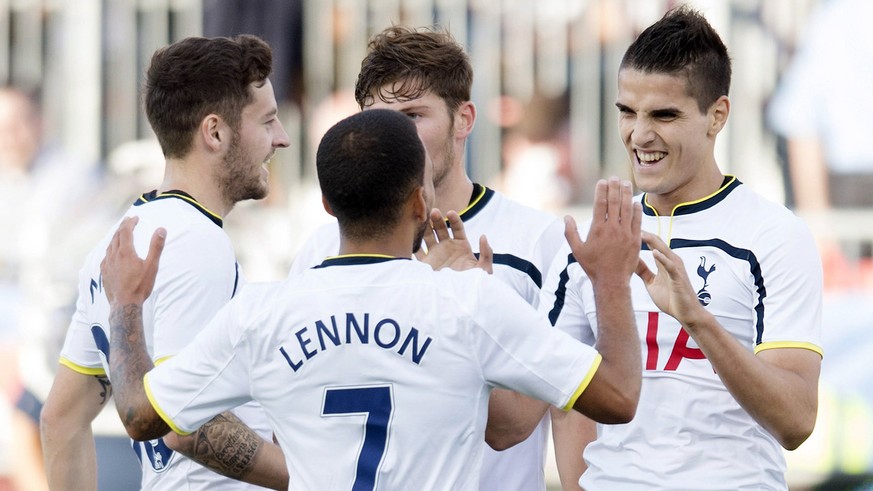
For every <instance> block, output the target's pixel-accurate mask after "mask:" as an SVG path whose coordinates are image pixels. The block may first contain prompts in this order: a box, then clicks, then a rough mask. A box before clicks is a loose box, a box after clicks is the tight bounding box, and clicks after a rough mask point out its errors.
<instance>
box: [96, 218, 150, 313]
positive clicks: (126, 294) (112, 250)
mask: <svg viewBox="0 0 873 491" xmlns="http://www.w3.org/2000/svg"><path fill="white" fill-rule="evenodd" d="M138 221H139V219H138V218H137V217H127V218H125V219H124V220H122V221H121V224H119V226H118V229H117V230H116V231H115V234H113V236H112V239H111V240H110V242H109V246H108V247H107V248H106V256H105V257H104V258H103V261H101V263H100V275H101V277H102V279H103V287H104V290H105V291H106V297H107V298H108V299H109V302H110V303H111V304H113V305H114V304H120V305H124V304H130V303H142V302H144V301H145V299H146V298H148V296H149V295H150V294H151V292H152V289H153V288H154V284H155V277H156V276H157V272H158V266H159V264H160V258H161V253H162V251H163V249H164V245H165V241H166V236H167V231H166V230H165V229H163V228H158V229H157V230H155V232H154V234H152V238H151V241H150V243H149V250H148V254H147V255H146V259H145V260H143V259H140V257H139V256H138V255H137V253H136V248H135V247H134V243H133V229H134V228H135V227H136V224H137V222H138Z"/></svg>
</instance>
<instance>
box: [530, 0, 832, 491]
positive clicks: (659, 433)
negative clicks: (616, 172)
mask: <svg viewBox="0 0 873 491" xmlns="http://www.w3.org/2000/svg"><path fill="white" fill-rule="evenodd" d="M730 77H731V63H730V59H729V57H728V52H727V49H726V48H725V45H724V44H723V42H722V41H721V39H720V37H719V36H718V34H717V33H716V31H715V30H714V29H713V28H712V27H711V26H710V24H709V23H708V22H707V21H706V19H705V18H704V17H703V16H702V15H700V14H699V13H698V12H696V11H694V10H692V9H689V8H687V7H680V8H678V9H675V10H672V11H670V12H668V13H667V14H666V15H665V16H664V17H663V18H662V19H661V20H659V21H658V22H656V23H655V24H653V25H652V26H650V27H649V28H647V29H646V30H644V31H643V32H642V33H641V34H640V35H639V37H638V38H637V39H636V41H634V42H633V43H632V44H631V46H630V47H629V48H628V49H627V51H626V52H625V55H624V57H623V59H622V62H621V65H620V68H619V72H618V97H617V102H616V106H617V107H618V111H619V117H618V121H619V129H620V134H621V137H622V139H623V142H624V144H625V147H626V149H627V152H628V156H629V157H630V163H631V167H632V171H633V177H634V181H635V182H636V184H637V186H639V188H640V189H641V190H642V191H643V194H642V195H640V196H638V197H637V198H636V199H637V201H639V202H641V203H642V204H643V211H644V216H643V225H642V228H643V241H644V243H645V245H644V249H643V251H642V259H643V260H644V261H645V264H646V266H644V267H641V268H640V269H639V270H638V271H637V273H638V275H639V276H640V278H641V279H638V278H636V277H635V278H632V283H631V288H632V292H633V293H632V294H633V308H634V311H635V314H636V322H637V330H638V336H639V343H640V345H641V347H642V356H643V359H642V366H643V369H644V371H643V382H642V383H643V387H642V393H641V396H640V406H639V408H638V411H637V416H636V418H634V420H633V421H631V422H630V423H628V424H622V425H615V426H603V425H600V426H599V427H598V435H597V439H596V440H595V441H593V442H592V443H590V444H588V445H587V448H585V451H584V456H585V461H586V462H587V465H588V469H587V470H586V471H585V473H584V474H583V475H582V478H581V479H580V481H579V484H580V486H582V487H583V488H584V489H585V490H587V491H598V490H615V489H621V490H630V491H633V490H650V489H673V490H678V489H689V490H690V489H693V490H713V489H719V490H738V489H762V490H763V489H766V490H784V489H786V488H787V485H786V482H785V478H784V471H785V461H784V459H783V453H782V449H783V448H785V449H789V450H791V449H794V448H797V446H799V445H800V444H801V443H803V441H804V440H805V439H806V438H807V437H808V436H809V434H810V433H811V432H812V429H813V426H814V424H815V419H816V412H817V385H818V378H819V371H820V368H821V357H822V350H821V348H820V347H819V346H820V323H821V302H822V291H821V289H822V272H821V265H820V262H819V257H818V254H817V253H816V249H815V245H814V242H813V238H812V236H811V234H810V232H809V230H808V228H807V227H806V226H805V225H804V224H803V223H802V222H801V221H800V219H798V218H797V217H796V216H794V215H793V214H792V213H791V212H790V211H788V210H787V209H786V208H785V207H783V206H782V205H778V204H775V203H772V202H770V201H767V200H766V199H764V198H763V197H761V196H759V195H758V194H756V193H755V192H754V191H752V190H751V189H749V188H748V187H747V186H745V185H744V184H743V183H742V182H740V180H739V179H738V178H737V177H735V176H731V175H723V174H722V172H721V171H720V170H719V167H718V165H717V163H716V160H715V156H714V146H715V140H716V136H717V135H718V133H719V132H720V131H721V130H722V129H723V128H724V126H725V123H726V122H727V118H728V114H729V113H730V100H729V99H728V89H729V86H730ZM583 229H584V227H583ZM564 252H565V255H564V258H565V259H560V258H559V259H556V260H555V262H554V265H553V268H552V270H551V271H550V273H549V276H548V279H547V283H546V286H545V287H544V298H543V306H544V308H547V309H548V310H549V311H550V319H551V320H552V321H553V323H554V324H555V325H556V326H557V327H559V328H561V329H563V330H565V331H567V332H570V333H571V334H572V335H573V337H575V338H577V339H584V340H591V339H593V338H595V337H596V336H598V335H599V333H600V328H599V326H598V325H597V323H596V319H595V314H596V306H595V304H594V300H595V296H596V291H595V290H593V289H592V284H591V278H589V277H588V275H587V274H586V273H585V271H584V270H583V269H581V268H579V267H578V265H577V264H575V263H574V262H570V264H568V261H567V260H566V258H567V257H568V256H567V255H566V253H567V252H568V251H566V250H565V251H564ZM561 262H563V264H561ZM653 270H654V271H656V272H653ZM548 292H553V293H552V294H549V293H548ZM598 301H599V298H598Z"/></svg>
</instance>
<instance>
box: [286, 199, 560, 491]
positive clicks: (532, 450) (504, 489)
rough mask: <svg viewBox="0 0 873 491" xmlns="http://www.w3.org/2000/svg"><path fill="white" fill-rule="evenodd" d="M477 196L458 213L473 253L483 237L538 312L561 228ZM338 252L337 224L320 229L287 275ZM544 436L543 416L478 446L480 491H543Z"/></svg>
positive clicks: (499, 273)
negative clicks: (519, 438)
mask: <svg viewBox="0 0 873 491" xmlns="http://www.w3.org/2000/svg"><path fill="white" fill-rule="evenodd" d="M477 191H478V192H479V194H478V195H477V196H475V197H474V200H473V202H472V203H471V204H470V206H469V207H468V208H467V209H465V210H461V213H460V216H461V219H462V220H463V222H464V229H465V231H466V234H467V237H468V239H469V241H470V245H471V246H472V248H473V252H476V253H478V252H479V237H480V236H481V235H485V236H486V237H487V238H488V243H489V244H490V245H491V248H492V249H493V251H494V254H495V264H494V276H495V277H496V278H498V279H500V280H502V281H503V282H504V283H506V284H507V285H509V286H510V287H511V288H512V289H513V290H515V291H516V292H517V293H518V294H519V295H521V296H522V297H523V298H524V299H525V300H526V301H527V302H528V303H529V304H530V305H532V306H534V307H537V305H538V304H539V296H540V288H541V286H542V280H543V278H544V277H545V275H546V272H547V271H548V267H549V264H550V262H551V260H552V259H553V258H554V256H555V253H556V251H557V250H558V248H559V247H560V245H561V244H563V243H564V235H563V227H564V226H563V222H562V221H561V220H559V219H557V218H556V217H554V216H552V215H550V214H548V213H545V212H542V211H539V210H534V209H533V208H529V207H527V206H523V205H521V204H519V203H517V202H515V201H512V200H510V199H508V198H506V197H505V196H503V195H502V194H500V193H497V192H495V191H493V190H490V189H487V188H479V187H477ZM444 211H447V210H444ZM338 252H339V229H338V228H337V224H336V223H331V224H326V225H323V226H321V227H320V228H318V229H317V230H316V232H315V233H314V234H313V235H312V237H311V238H310V239H308V240H307V242H306V243H305V244H304V246H303V248H302V249H301V251H300V252H299V253H298V255H297V257H296V258H295V260H294V263H293V264H292V265H291V272H290V274H291V275H294V274H297V273H299V272H301V271H303V270H305V269H307V268H311V267H312V266H315V265H317V264H320V263H321V261H322V260H323V259H324V258H325V257H327V256H332V255H336V254H337V253H338ZM548 432H549V418H548V415H546V417H544V418H543V420H542V421H541V422H540V424H539V425H538V426H537V428H536V429H535V430H534V431H533V433H531V435H530V436H529V437H528V438H527V439H526V440H525V441H523V442H521V443H519V444H518V445H515V446H514V447H512V448H510V449H508V450H504V451H502V452H497V451H495V450H493V449H491V447H489V446H488V445H487V444H485V443H484V442H483V443H482V447H483V448H484V449H485V450H484V452H485V456H484V459H483V465H482V479H481V483H480V484H481V487H480V491H545V489H546V483H545V475H544V472H543V468H544V466H545V460H546V443H547V438H548Z"/></svg>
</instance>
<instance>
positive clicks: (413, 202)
mask: <svg viewBox="0 0 873 491" xmlns="http://www.w3.org/2000/svg"><path fill="white" fill-rule="evenodd" d="M409 206H410V207H411V208H412V216H414V217H415V219H416V220H418V222H426V221H428V220H429V219H430V210H428V208H427V200H426V199H425V195H424V186H418V187H417V188H415V190H413V191H412V194H411V195H410V196H409Z"/></svg>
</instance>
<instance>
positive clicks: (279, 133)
mask: <svg viewBox="0 0 873 491" xmlns="http://www.w3.org/2000/svg"><path fill="white" fill-rule="evenodd" d="M250 90H251V91H252V94H253V95H254V99H253V101H252V102H251V103H250V104H248V105H247V106H246V107H244V108H243V111H242V115H241V117H240V124H239V128H238V129H237V131H236V132H234V134H233V137H232V139H231V142H230V146H229V148H228V150H227V153H226V154H225V155H224V159H223V165H222V166H221V172H220V175H219V176H218V180H219V186H220V189H221V190H222V193H223V195H224V197H225V199H226V200H227V201H228V202H229V203H230V204H231V205H233V204H234V203H237V202H239V201H243V200H247V199H263V198H265V197H266V196H267V192H268V190H269V175H270V173H269V171H268V170H267V164H268V163H269V162H270V159H272V158H273V155H274V154H275V153H276V149H277V148H280V147H283V148H284V147H287V146H288V144H289V141H288V134H287V133H285V128H283V127H282V123H281V122H280V121H279V119H278V118H277V106H276V98H275V96H274V95H273V86H272V84H271V83H270V81H269V80H267V81H266V82H265V83H264V84H263V85H261V86H260V87H259V86H257V85H256V84H252V85H251V87H250Z"/></svg>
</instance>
